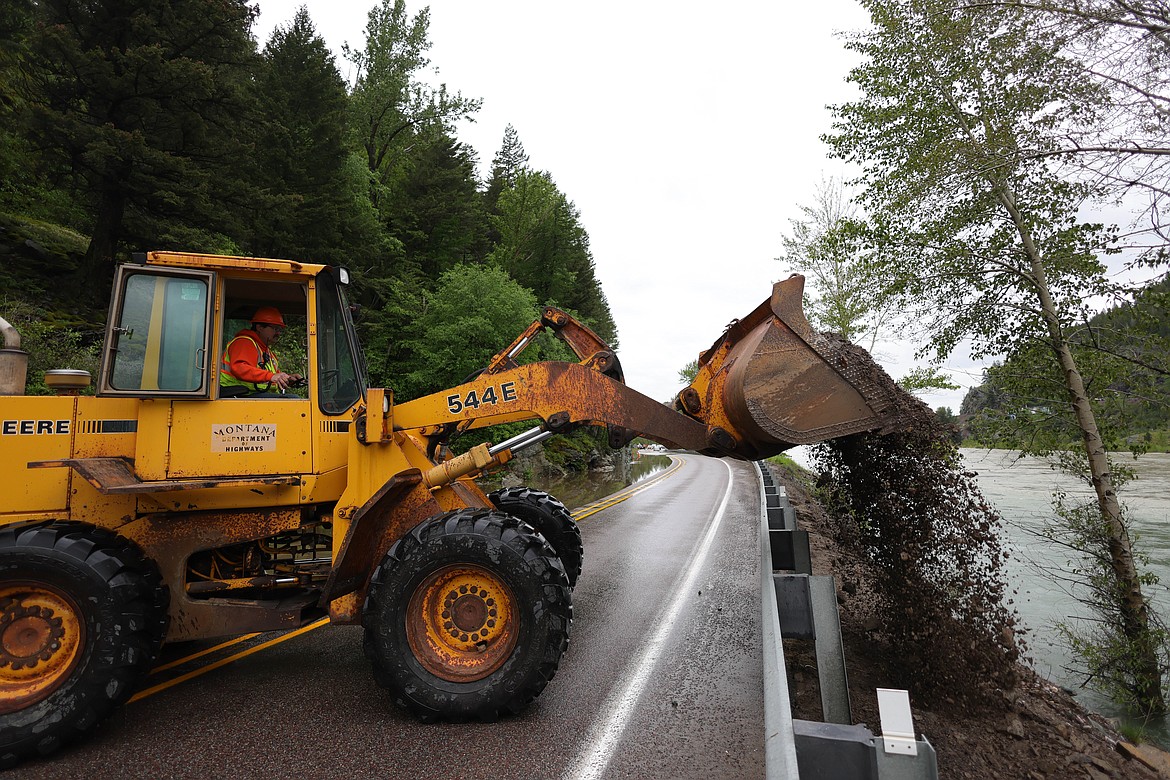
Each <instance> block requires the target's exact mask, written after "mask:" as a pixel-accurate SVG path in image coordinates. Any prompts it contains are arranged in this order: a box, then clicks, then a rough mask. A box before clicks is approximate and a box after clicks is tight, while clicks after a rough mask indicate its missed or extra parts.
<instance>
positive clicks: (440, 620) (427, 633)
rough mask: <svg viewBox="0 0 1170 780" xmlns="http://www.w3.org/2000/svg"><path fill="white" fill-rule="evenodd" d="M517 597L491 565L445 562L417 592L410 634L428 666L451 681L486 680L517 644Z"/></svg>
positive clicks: (410, 612) (408, 619) (409, 621)
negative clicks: (514, 596) (449, 564)
mask: <svg viewBox="0 0 1170 780" xmlns="http://www.w3.org/2000/svg"><path fill="white" fill-rule="evenodd" d="M518 628H519V626H518V625H517V617H516V608H515V599H514V598H513V596H512V591H511V589H509V588H508V586H507V585H506V584H505V583H504V582H503V581H502V580H501V579H500V578H499V577H497V576H495V575H494V574H492V572H490V571H488V570H487V569H485V568H483V567H481V566H476V565H472V564H459V565H453V566H444V567H443V568H441V569H438V570H437V571H434V572H432V573H431V574H430V575H428V576H427V578H426V579H425V580H423V582H422V583H421V584H420V585H419V587H418V588H417V589H415V591H414V593H413V594H411V597H410V603H409V605H408V606H407V615H406V639H407V642H408V643H409V644H410V649H411V651H412V652H413V653H414V657H415V658H417V659H418V661H419V663H421V664H422V665H423V666H424V667H425V668H426V670H427V671H429V672H430V673H431V674H433V675H435V676H436V677H439V678H441V679H443V680H448V681H450V682H474V681H475V680H482V679H483V678H484V677H487V676H488V675H490V674H491V673H492V672H494V671H496V670H497V669H499V668H500V667H501V666H503V665H504V662H505V661H507V660H508V657H509V656H510V655H511V654H512V650H513V649H515V647H516V639H517V631H518Z"/></svg>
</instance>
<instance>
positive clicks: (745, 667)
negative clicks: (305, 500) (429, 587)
mask: <svg viewBox="0 0 1170 780" xmlns="http://www.w3.org/2000/svg"><path fill="white" fill-rule="evenodd" d="M675 460H676V463H677V464H678V465H679V468H677V469H676V470H674V471H671V472H669V473H668V474H667V475H665V476H662V475H658V476H656V477H652V478H651V479H650V480H647V481H645V482H643V483H639V484H638V485H635V486H633V488H630V489H628V491H624V492H629V493H631V495H629V497H628V498H627V499H626V500H624V501H621V502H620V503H616V504H614V505H613V506H610V507H609V508H606V509H603V510H601V511H596V512H594V510H595V509H596V505H592V506H591V508H586V509H583V510H579V511H575V512H574V515H575V516H582V517H581V519H580V524H581V531H582V535H583V537H584V541H585V566H584V571H583V573H582V575H581V578H580V581H579V582H578V583H577V587H576V589H575V590H574V592H573V607H574V621H573V626H572V634H571V638H570V644H569V650H568V652H567V654H566V655H565V657H564V659H563V660H562V662H561V667H560V670H559V672H558V673H557V676H556V677H555V678H554V679H553V681H552V682H551V683H550V684H549V686H548V687H547V688H546V689H545V691H544V693H543V694H542V695H541V696H540V697H539V698H538V699H537V700H536V701H535V702H534V703H533V704H532V705H531V706H530V707H529V708H528V709H527V710H526V711H525V712H524V713H523V714H522V715H520V716H519V717H515V718H509V719H505V720H502V721H500V722H498V723H494V724H479V723H475V724H437V725H435V724H432V725H425V724H421V723H419V722H417V721H416V720H414V719H413V718H412V717H410V716H408V715H406V714H405V713H403V712H401V711H399V710H398V709H396V708H395V707H394V705H393V704H392V703H391V702H390V700H389V697H388V696H387V695H386V694H385V693H384V692H383V691H382V690H381V689H380V688H378V687H377V686H376V685H375V684H374V682H373V679H372V675H371V673H370V669H369V665H368V663H367V661H366V660H365V658H364V656H363V655H362V650H361V629H360V628H357V627H349V626H343V627H324V628H320V629H317V630H312V631H308V632H305V633H303V634H300V635H298V636H295V637H293V638H291V639H288V640H287V641H283V642H281V643H279V644H275V645H271V646H266V647H262V648H261V649H259V650H257V651H256V652H254V653H252V654H251V655H248V656H247V657H244V658H241V659H239V660H236V661H234V662H231V663H228V664H225V665H223V666H221V667H220V668H216V669H214V670H213V671H211V672H209V673H206V674H203V675H201V676H198V677H196V678H194V679H191V680H188V681H186V682H183V683H180V684H178V685H175V686H173V687H170V688H167V689H165V690H162V691H160V692H158V693H155V694H152V695H149V696H147V697H145V698H142V699H141V700H138V701H135V702H132V703H130V704H128V705H126V706H124V707H122V708H121V709H120V710H119V711H117V712H115V713H114V715H113V716H112V717H111V718H109V719H108V720H107V721H106V722H105V724H103V725H102V726H100V727H99V728H98V730H97V733H96V734H95V735H94V736H93V737H92V738H91V739H89V740H88V741H86V742H84V743H82V744H78V745H74V746H72V747H69V748H66V749H65V751H63V752H61V753H59V754H58V755H57V756H55V757H53V758H51V759H48V760H40V761H32V762H28V763H26V764H25V765H23V766H21V767H19V768H18V769H16V770H14V771H12V772H9V773H6V774H7V776H10V777H13V778H50V777H52V778H169V777H175V778H188V777H190V778H200V779H201V780H206V779H207V778H227V777H231V778H280V777H285V778H292V777H296V778H301V777H304V778H333V777H341V778H364V777H386V778H417V779H418V780H424V779H426V778H442V779H444V780H446V779H454V778H466V779H467V780H472V779H473V778H493V779H496V778H550V779H551V778H574V779H575V780H576V779H580V780H585V779H586V778H704V779H705V780H714V779H715V778H751V777H762V776H763V764H764V753H763V742H764V735H763V730H764V729H763V688H762V685H763V683H762V667H761V635H760V626H759V584H758V583H759V575H758V566H759V562H758V558H759V542H758V518H759V514H758V513H759V497H758V496H759V494H758V492H757V491H758V488H757V486H756V481H755V476H754V467H752V466H751V465H750V464H746V463H740V462H734V461H721V460H716V459H711V458H705V457H702V456H699V455H693V454H689V453H687V454H681V455H678V456H676V457H675ZM725 499H726V503H725V504H723V502H724V500H725ZM602 503H608V502H599V504H602ZM721 504H723V511H722V512H720V508H721ZM586 512H594V513H592V514H588V516H583V515H585V514H586ZM716 518H719V519H718V521H717V520H716ZM716 523H717V528H716V530H715V531H714V533H713V535H710V536H708V534H709V531H710V530H711V529H712V526H713V525H716ZM698 555H702V560H700V561H698V562H697V563H694V565H692V563H693V562H694V561H695V559H696V556H698ZM276 636H277V635H275V634H272V635H265V636H263V637H259V638H257V639H255V640H253V641H252V646H255V645H256V643H258V642H260V641H262V640H266V639H271V638H273V637H276ZM209 644H211V643H208V645H209ZM241 646H242V647H246V646H248V645H246V644H245V645H241ZM177 649H178V650H180V651H183V652H192V651H194V650H195V649H198V648H195V647H190V646H186V647H184V646H180V647H179V648H177ZM237 649H238V648H237ZM170 652H171V653H172V654H174V653H175V652H176V648H170ZM217 657H222V654H221V655H220V656H216V655H208V656H207V657H206V660H201V661H199V662H197V663H196V665H199V663H202V664H205V665H206V664H208V663H211V662H212V661H213V660H214V659H216V658H217ZM150 683H151V681H149V680H148V682H147V685H150Z"/></svg>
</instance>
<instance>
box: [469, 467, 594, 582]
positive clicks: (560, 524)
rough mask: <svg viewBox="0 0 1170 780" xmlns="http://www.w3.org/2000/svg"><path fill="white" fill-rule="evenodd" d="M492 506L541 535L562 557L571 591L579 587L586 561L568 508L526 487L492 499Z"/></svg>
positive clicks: (579, 533)
mask: <svg viewBox="0 0 1170 780" xmlns="http://www.w3.org/2000/svg"><path fill="white" fill-rule="evenodd" d="M488 498H489V499H491V502H492V503H493V504H494V505H495V506H496V508H497V509H499V510H500V511H501V512H504V513H505V514H509V515H514V516H515V517H519V518H520V519H521V520H523V521H524V522H526V523H528V524H529V525H531V526H533V527H534V528H535V529H536V530H537V531H540V533H541V536H543V537H544V538H545V539H546V540H547V541H548V543H549V546H551V547H552V548H553V549H554V550H556V553H557V556H558V557H560V559H561V563H562V564H563V565H564V567H565V574H567V575H569V587H571V588H575V587H577V578H578V577H580V576H581V563H582V561H583V560H584V545H582V543H581V529H580V528H578V527H577V523H576V522H575V521H574V520H573V516H572V515H571V514H569V510H568V509H566V508H565V505H564V504H562V503H561V502H560V501H558V500H556V499H555V498H553V497H552V496H550V495H549V494H548V493H545V492H544V491H541V490H533V489H532V488H526V487H510V488H504V489H502V490H497V491H495V492H493V493H490V494H489V495H488Z"/></svg>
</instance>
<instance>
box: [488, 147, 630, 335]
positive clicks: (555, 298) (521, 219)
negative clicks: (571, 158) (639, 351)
mask: <svg viewBox="0 0 1170 780" xmlns="http://www.w3.org/2000/svg"><path fill="white" fill-rule="evenodd" d="M497 207H498V210H499V214H498V215H497V216H495V217H493V219H492V223H493V224H494V225H495V227H496V230H497V232H498V233H499V236H500V240H499V243H498V244H497V245H496V248H495V249H494V250H493V251H492V254H491V260H492V262H494V263H495V264H496V265H498V266H499V267H501V268H503V269H504V270H506V271H507V272H508V273H509V274H511V276H512V278H514V279H515V280H516V281H518V282H519V283H520V284H522V285H524V286H525V287H527V288H528V289H530V290H532V291H533V292H534V293H535V294H536V297H537V300H539V301H541V302H543V303H550V304H555V305H557V306H561V307H563V308H567V309H570V310H573V311H575V312H576V313H577V314H578V315H579V316H580V317H581V318H582V320H583V321H584V322H586V323H587V324H588V325H589V326H590V327H592V328H593V329H594V330H596V331H597V334H598V335H599V336H601V337H602V338H603V339H605V340H606V341H607V342H609V344H610V345H611V346H616V341H617V328H616V326H615V325H614V321H613V316H612V314H611V313H610V310H609V302H608V301H607V300H606V298H605V294H604V293H603V292H602V290H601V285H600V283H599V282H598V281H597V276H596V272H595V268H594V263H593V255H592V253H591V252H590V249H589V235H588V233H586V231H585V229H584V227H582V225H581V220H580V215H579V214H578V212H577V208H576V206H574V205H573V204H572V203H571V202H569V200H568V199H567V198H566V197H565V196H564V194H562V193H561V192H560V190H559V189H557V186H556V184H555V183H554V182H553V180H552V177H551V176H549V175H548V174H547V173H543V172H536V171H530V170H525V169H522V170H521V171H520V172H519V174H518V175H517V176H516V183H515V185H514V186H512V187H510V188H508V189H505V190H503V191H502V192H501V193H500V198H499V202H498V204H497Z"/></svg>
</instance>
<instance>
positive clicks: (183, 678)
mask: <svg viewBox="0 0 1170 780" xmlns="http://www.w3.org/2000/svg"><path fill="white" fill-rule="evenodd" d="M328 622H329V618H327V617H323V618H321V619H320V620H318V621H317V622H316V623H310V624H309V625H307V626H303V627H301V628H298V629H296V630H295V631H289V632H288V633H287V634H281V635H280V636H278V637H276V638H275V639H269V640H268V641H267V642H261V643H260V644H258V645H256V646H255V647H249V648H248V649H247V650H242V651H240V652H238V653H236V654H235V655H229V656H228V657H227V658H221V659H220V660H218V661H216V662H215V663H211V664H208V665H207V666H201V667H199V668H198V669H195V670H193V671H190V672H187V673H186V674H181V675H179V676H178V677H176V678H175V679H173V680H167V681H166V682H164V683H159V684H158V685H155V686H153V687H150V688H146V689H144V690H141V691H139V692H138V693H136V694H134V695H133V696H131V697H130V701H129V702H127V704H133V703H134V702H136V701H138V700H139V699H145V698H146V697H147V696H153V695H154V694H156V693H158V692H160V691H165V690H166V689H167V688H170V687H172V686H175V685H178V684H179V683H184V682H187V681H188V680H193V679H195V678H196V677H199V676H200V675H204V674H207V673H208V672H212V671H215V670H216V669H219V668H220V667H221V666H227V665H228V664H230V663H233V662H235V661H238V660H240V659H241V658H246V657H248V656H250V655H252V653H258V652H260V651H261V650H267V649H268V648H270V647H273V646H275V645H278V644H280V643H281V642H287V641H288V640H289V639H292V638H293V637H297V636H300V635H301V634H305V633H308V632H309V631H313V630H314V629H318V628H320V627H321V626H324V625H326V624H327V623H328Z"/></svg>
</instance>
